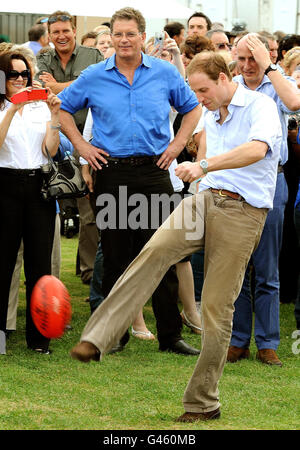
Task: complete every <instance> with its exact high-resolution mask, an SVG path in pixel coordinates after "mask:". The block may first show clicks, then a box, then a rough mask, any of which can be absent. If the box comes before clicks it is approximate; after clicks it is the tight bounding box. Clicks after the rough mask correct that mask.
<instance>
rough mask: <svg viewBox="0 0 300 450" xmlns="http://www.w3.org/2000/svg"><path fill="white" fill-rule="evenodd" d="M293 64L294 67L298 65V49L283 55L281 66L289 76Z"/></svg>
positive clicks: (299, 61) (294, 48)
mask: <svg viewBox="0 0 300 450" xmlns="http://www.w3.org/2000/svg"><path fill="white" fill-rule="evenodd" d="M294 63H296V65H297V64H299V63H300V47H293V48H291V49H290V50H288V51H287V52H286V54H285V55H284V58H283V66H284V68H285V71H286V73H287V74H288V75H291V73H290V69H291V66H292V65H293V64H294Z"/></svg>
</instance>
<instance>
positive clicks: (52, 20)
mask: <svg viewBox="0 0 300 450" xmlns="http://www.w3.org/2000/svg"><path fill="white" fill-rule="evenodd" d="M67 21H70V22H72V17H71V16H67V15H65V14H62V15H59V16H53V17H49V19H48V23H49V25H51V24H52V23H56V22H67Z"/></svg>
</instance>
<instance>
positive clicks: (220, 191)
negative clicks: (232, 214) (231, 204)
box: [218, 189, 227, 197]
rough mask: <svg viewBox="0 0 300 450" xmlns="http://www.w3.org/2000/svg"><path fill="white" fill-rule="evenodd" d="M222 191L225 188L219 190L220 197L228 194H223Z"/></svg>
mask: <svg viewBox="0 0 300 450" xmlns="http://www.w3.org/2000/svg"><path fill="white" fill-rule="evenodd" d="M222 191H223V189H219V192H218V194H219V196H220V197H227V195H226V194H222Z"/></svg>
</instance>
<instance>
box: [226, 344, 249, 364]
mask: <svg viewBox="0 0 300 450" xmlns="http://www.w3.org/2000/svg"><path fill="white" fill-rule="evenodd" d="M249 356H250V351H249V349H248V348H241V347H235V346H234V345H231V346H230V347H229V349H228V352H227V361H228V362H231V363H235V362H237V361H239V360H240V359H248V358H249Z"/></svg>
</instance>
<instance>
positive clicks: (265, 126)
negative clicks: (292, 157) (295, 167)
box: [247, 94, 282, 157]
mask: <svg viewBox="0 0 300 450" xmlns="http://www.w3.org/2000/svg"><path fill="white" fill-rule="evenodd" d="M250 117H251V118H250V120H251V127H250V130H249V134H248V139H247V140H248V142H250V141H261V142H265V143H266V144H267V145H268V152H267V154H266V157H268V156H270V155H268V153H269V152H273V151H274V149H276V151H278V145H277V144H278V139H279V138H280V137H281V136H282V129H281V123H280V118H279V115H278V110H277V106H276V103H275V102H274V100H272V99H271V98H270V97H268V96H267V95H264V94H262V96H261V97H259V98H257V100H256V101H255V102H253V104H252V110H251V116H250Z"/></svg>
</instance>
